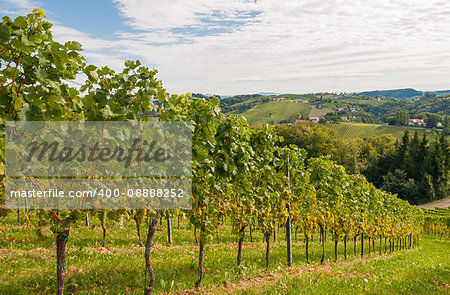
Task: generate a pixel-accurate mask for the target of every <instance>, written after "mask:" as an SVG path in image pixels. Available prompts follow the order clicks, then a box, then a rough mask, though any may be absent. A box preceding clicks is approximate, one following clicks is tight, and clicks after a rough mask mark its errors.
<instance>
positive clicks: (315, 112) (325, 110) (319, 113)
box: [309, 106, 334, 117]
mask: <svg viewBox="0 0 450 295" xmlns="http://www.w3.org/2000/svg"><path fill="white" fill-rule="evenodd" d="M331 112H334V109H331V108H327V107H323V108H321V109H318V108H316V107H314V106H313V107H312V109H311V112H310V113H309V117H324V116H325V115H326V114H328V113H331Z"/></svg>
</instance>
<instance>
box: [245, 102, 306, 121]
mask: <svg viewBox="0 0 450 295" xmlns="http://www.w3.org/2000/svg"><path fill="white" fill-rule="evenodd" d="M310 110H311V105H310V104H308V103H297V102H293V101H270V102H268V103H264V104H259V105H257V106H256V107H255V108H253V109H250V110H247V111H245V112H244V113H243V114H242V116H243V117H245V118H246V119H247V120H248V122H249V123H250V124H253V123H256V122H260V123H263V124H265V123H269V124H274V123H279V122H280V121H283V120H287V119H288V118H289V117H291V116H293V115H299V114H300V113H301V114H302V115H303V117H306V116H308V115H309V112H310ZM271 115H272V117H271ZM298 118H299V119H300V117H298Z"/></svg>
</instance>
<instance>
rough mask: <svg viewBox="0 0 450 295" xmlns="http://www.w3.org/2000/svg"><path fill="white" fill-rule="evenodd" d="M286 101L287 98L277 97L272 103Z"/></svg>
mask: <svg viewBox="0 0 450 295" xmlns="http://www.w3.org/2000/svg"><path fill="white" fill-rule="evenodd" d="M286 99H287V98H286V97H276V98H273V99H272V101H284V100H286Z"/></svg>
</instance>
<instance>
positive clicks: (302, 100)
mask: <svg viewBox="0 0 450 295" xmlns="http://www.w3.org/2000/svg"><path fill="white" fill-rule="evenodd" d="M294 102H305V103H306V102H308V101H307V100H306V99H294Z"/></svg>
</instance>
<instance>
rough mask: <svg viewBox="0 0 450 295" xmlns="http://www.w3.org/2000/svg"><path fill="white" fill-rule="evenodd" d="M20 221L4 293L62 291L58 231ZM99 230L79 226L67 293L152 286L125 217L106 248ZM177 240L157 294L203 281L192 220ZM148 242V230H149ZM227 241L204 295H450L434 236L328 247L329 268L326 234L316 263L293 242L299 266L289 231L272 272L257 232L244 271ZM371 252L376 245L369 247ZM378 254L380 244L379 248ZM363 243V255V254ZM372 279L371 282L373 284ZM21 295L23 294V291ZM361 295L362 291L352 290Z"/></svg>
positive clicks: (163, 249) (8, 250)
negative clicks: (399, 247)
mask: <svg viewBox="0 0 450 295" xmlns="http://www.w3.org/2000/svg"><path fill="white" fill-rule="evenodd" d="M13 223H14V216H8V217H7V219H6V220H4V221H0V235H1V237H2V238H1V240H0V294H17V293H19V294H53V293H55V270H56V267H55V250H54V239H53V238H52V237H51V232H50V231H49V230H48V229H45V231H44V233H45V234H46V235H47V236H48V239H46V240H39V239H38V238H37V235H36V234H35V231H36V228H34V227H32V226H29V227H27V226H25V225H23V226H16V225H12V224H13ZM93 224H94V227H85V226H82V225H78V226H74V227H73V228H72V230H71V234H70V241H69V243H68V247H67V251H68V253H67V260H66V264H67V267H66V270H67V272H66V280H65V288H66V292H67V293H75V292H77V293H78V294H123V293H130V294H141V293H142V289H143V287H144V282H145V275H144V266H145V265H144V258H143V256H144V249H143V248H140V247H138V240H137V237H136V230H135V225H134V222H133V221H132V220H125V222H124V225H123V227H120V226H118V224H117V223H115V222H113V221H108V228H109V230H110V231H109V232H108V235H107V247H106V248H102V247H101V239H102V231H101V229H100V227H99V221H98V220H95V221H93ZM173 226H174V234H173V237H174V242H173V245H169V244H167V241H166V232H165V230H164V226H163V228H160V229H158V231H157V233H156V236H155V242H154V246H153V250H152V254H151V260H152V263H153V266H154V269H155V273H156V284H155V294H163V293H179V292H183V291H185V290H191V289H192V288H193V285H194V283H195V280H196V274H197V260H198V245H196V244H195V241H194V236H193V230H192V229H191V228H189V226H188V222H187V221H186V220H184V221H182V223H181V226H180V228H179V229H178V226H177V223H176V221H174V225H173ZM142 232H143V236H144V237H143V238H145V232H146V225H143V226H142ZM219 236H220V243H218V242H217V241H215V240H213V241H210V242H209V243H208V246H207V247H206V249H205V271H206V272H205V276H204V280H203V283H202V285H203V287H202V289H201V290H199V292H201V293H205V292H211V293H213V294H223V293H224V292H230V293H236V294H255V293H259V294H280V293H286V294H289V293H292V292H289V290H291V291H292V290H295V293H298V294H302V293H305V294H345V293H349V292H348V291H350V290H354V291H356V293H357V294H360V293H373V294H392V293H398V294H401V293H408V294H410V293H414V292H416V293H417V294H439V293H441V294H448V293H444V292H445V291H448V289H446V287H445V286H446V285H448V284H450V282H449V278H450V272H449V267H450V261H449V259H450V255H449V254H450V253H449V251H450V243H449V242H440V241H438V240H436V239H435V238H433V237H425V239H423V240H421V247H420V248H419V249H414V250H408V251H406V250H403V251H398V252H395V253H394V255H393V256H387V257H384V256H383V257H379V256H378V255H375V254H373V253H372V254H370V255H366V256H367V257H368V258H367V259H366V258H364V259H361V258H359V254H357V255H356V257H355V256H354V255H353V251H352V250H353V249H352V243H349V250H348V252H349V258H348V260H347V261H346V262H344V260H343V259H342V253H343V246H342V243H340V245H339V256H340V260H339V261H338V262H337V263H333V262H332V261H333V246H332V244H331V241H328V242H327V245H326V257H327V259H326V263H325V265H323V266H320V265H319V261H320V253H321V249H320V244H319V242H318V240H317V238H318V235H317V234H316V235H315V236H314V241H313V242H312V243H311V247H310V249H311V252H310V259H311V261H312V266H309V267H308V266H307V265H306V262H305V260H306V259H305V251H304V247H305V245H304V243H303V239H302V235H301V234H299V235H298V240H296V241H295V240H294V243H293V259H294V266H293V267H291V268H288V267H287V266H286V256H285V255H286V247H285V242H284V240H283V237H284V232H283V231H282V230H281V231H280V232H279V233H278V237H279V240H278V242H271V248H270V251H271V252H270V266H271V269H270V271H268V272H267V271H265V258H264V253H265V249H264V244H263V243H262V241H263V236H262V235H261V233H259V232H254V233H253V238H254V240H253V242H250V241H249V234H248V233H247V235H246V240H245V243H244V249H243V262H242V265H241V267H240V270H241V274H239V268H238V267H237V266H236V252H237V246H236V237H235V235H233V234H232V233H231V228H230V226H229V225H225V226H223V227H222V228H221V229H220V231H219ZM365 247H366V249H367V248H368V244H367V243H366V246H365ZM376 248H377V249H378V244H376ZM359 251H360V250H359V243H358V249H357V253H359ZM366 280H367V281H366ZM19 291H20V292H19ZM351 293H355V292H351Z"/></svg>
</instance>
